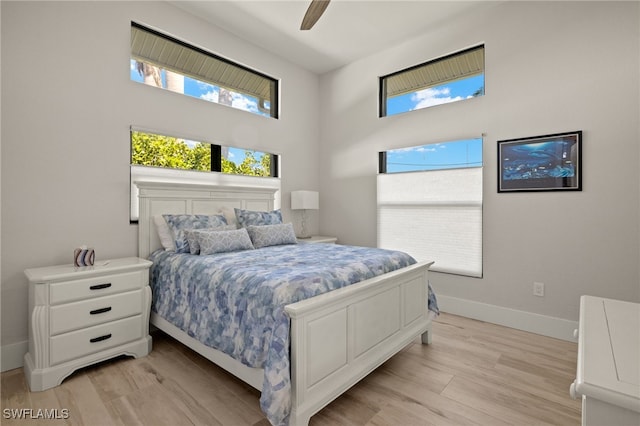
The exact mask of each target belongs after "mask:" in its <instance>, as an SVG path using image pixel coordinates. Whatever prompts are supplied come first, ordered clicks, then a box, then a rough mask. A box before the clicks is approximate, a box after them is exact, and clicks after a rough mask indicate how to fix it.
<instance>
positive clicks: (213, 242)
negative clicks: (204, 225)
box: [196, 228, 253, 255]
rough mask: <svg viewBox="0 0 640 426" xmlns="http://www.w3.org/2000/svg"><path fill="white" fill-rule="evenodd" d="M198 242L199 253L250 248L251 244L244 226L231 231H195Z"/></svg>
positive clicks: (205, 253)
mask: <svg viewBox="0 0 640 426" xmlns="http://www.w3.org/2000/svg"><path fill="white" fill-rule="evenodd" d="M196 235H197V236H198V243H199V244H200V255H207V254H214V253H226V252H230V251H239V250H251V249H253V244H251V239H250V238H249V234H248V233H247V230H246V229H245V228H240V229H234V230H232V231H207V230H199V231H196Z"/></svg>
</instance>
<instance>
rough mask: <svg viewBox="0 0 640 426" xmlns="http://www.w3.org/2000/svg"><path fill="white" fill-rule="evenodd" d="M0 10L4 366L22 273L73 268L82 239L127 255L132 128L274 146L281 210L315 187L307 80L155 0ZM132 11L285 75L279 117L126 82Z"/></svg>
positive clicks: (13, 344) (312, 86) (15, 339)
mask: <svg viewBox="0 0 640 426" xmlns="http://www.w3.org/2000/svg"><path fill="white" fill-rule="evenodd" d="M0 7H1V8H2V13H1V18H2V26H1V29H2V74H1V75H2V177H1V182H2V212H1V215H2V216H1V217H2V225H1V227H2V247H1V251H2V254H3V256H2V266H1V271H2V341H1V343H2V349H3V351H2V352H3V355H5V357H4V360H3V363H2V364H3V365H2V367H3V368H2V369H3V370H5V369H7V368H11V367H14V366H16V365H12V364H15V362H12V361H11V359H14V360H15V359H16V358H17V359H18V361H17V362H21V357H22V354H23V353H24V351H25V350H26V349H25V348H26V346H25V341H26V339H27V336H28V332H27V317H28V314H27V280H26V278H25V277H24V274H23V270H24V269H25V268H29V267H40V266H48V265H54V264H60V263H71V256H72V253H73V249H74V247H77V246H78V245H80V244H89V245H92V246H93V247H95V250H96V254H97V257H98V258H102V259H106V258H113V257H120V256H133V255H136V254H137V230H138V228H137V226H136V225H130V224H129V155H130V153H129V126H130V125H131V124H134V125H138V126H142V127H144V128H148V129H158V130H164V131H167V132H174V133H175V134H177V135H186V136H192V137H196V138H202V139H203V140H208V141H219V142H221V143H224V144H228V145H231V146H239V147H243V148H253V149H257V150H264V151H269V152H275V153H278V154H281V156H282V157H281V167H282V177H283V178H282V193H283V199H282V206H283V210H284V214H285V217H291V213H290V212H289V209H288V207H289V205H290V204H289V195H288V194H289V192H290V191H291V190H295V189H301V188H304V189H318V188H319V178H318V170H316V168H315V167H309V164H316V159H317V157H318V140H317V136H316V135H317V134H318V132H317V128H318V122H317V119H316V117H317V113H318V105H317V103H316V102H308V100H309V99H317V98H318V89H319V86H318V77H317V76H316V75H314V74H312V73H310V72H308V71H305V70H302V69H301V68H299V67H296V66H294V65H292V64H290V63H288V62H285V61H283V60H280V59H277V58H274V56H273V55H271V54H269V53H267V52H264V51H263V50H261V49H258V48H256V47H254V46H253V45H250V44H248V43H246V42H244V41H242V40H240V39H238V38H237V37H234V36H232V35H230V34H229V33H226V32H224V31H222V30H220V29H218V28H216V27H212V26H211V25H210V24H207V23H205V22H204V21H201V20H199V19H197V18H195V17H193V16H190V15H187V14H186V13H184V12H183V11H181V10H180V9H177V8H175V7H173V6H171V5H169V4H166V3H155V2H48V1H47V2H10V1H2V2H1V3H0ZM132 20H135V21H137V22H140V23H143V24H147V25H150V26H152V27H156V28H158V29H162V30H163V31H165V32H167V33H170V34H172V35H174V36H176V37H179V38H181V39H184V40H188V41H190V42H192V43H194V44H196V45H198V46H200V47H203V48H205V49H208V50H210V51H212V52H214V53H217V54H219V55H221V56H224V57H227V58H230V59H232V60H235V61H237V62H240V63H243V64H246V65H248V66H250V67H253V68H255V69H257V70H259V71H262V72H264V73H266V74H268V75H271V76H274V77H276V78H280V79H282V85H281V92H282V97H281V114H280V119H279V120H273V119H270V118H264V117H259V116H253V115H251V114H248V113H246V112H243V111H239V110H236V109H231V108H228V107H225V106H220V105H216V104H212V103H209V102H206V101H201V100H198V99H194V98H190V97H187V96H182V95H177V94H174V93H171V92H169V91H164V90H159V89H154V88H151V87H148V86H144V85H142V84H139V83H135V82H132V81H130V79H129V58H130V22H131V21H132ZM316 222H317V221H316ZM314 226H315V227H316V228H317V223H315V224H314Z"/></svg>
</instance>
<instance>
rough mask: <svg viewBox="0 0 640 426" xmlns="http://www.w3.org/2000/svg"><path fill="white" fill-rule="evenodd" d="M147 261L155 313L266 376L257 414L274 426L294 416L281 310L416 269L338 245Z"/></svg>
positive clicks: (386, 254)
mask: <svg viewBox="0 0 640 426" xmlns="http://www.w3.org/2000/svg"><path fill="white" fill-rule="evenodd" d="M150 259H151V260H152V261H153V266H152V267H151V288H152V294H153V300H152V310H153V311H154V312H156V313H157V314H159V315H160V316H161V317H163V318H164V319H166V320H167V321H169V322H170V323H172V324H173V325H175V326H176V327H178V328H180V329H181V330H183V331H185V332H187V333H188V334H189V335H190V336H191V337H193V338H195V339H197V340H199V341H200V342H202V343H204V344H205V345H207V346H210V347H213V348H216V349H218V350H220V351H222V352H224V353H226V354H228V355H230V356H232V357H233V358H235V359H237V360H239V361H240V362H242V363H243V364H245V365H248V366H250V367H256V368H264V385H263V389H262V395H261V398H260V406H261V408H262V410H263V411H264V413H265V414H266V416H267V418H268V419H269V421H270V422H271V423H272V424H282V423H286V422H287V419H288V415H289V412H290V409H291V399H290V390H291V383H290V375H289V324H290V323H289V317H288V316H287V315H286V313H285V311H284V306H285V305H287V304H290V303H294V302H297V301H299V300H302V299H307V298H310V297H312V296H315V295H318V294H321V293H325V292H327V291H330V290H334V289H337V288H341V287H344V286H347V285H350V284H353V283H357V282H360V281H363V280H366V279H369V278H372V277H374V276H377V275H381V274H384V273H387V272H390V271H393V270H396V269H400V268H403V267H405V266H408V265H411V264H414V263H416V261H415V260H414V259H413V258H412V257H411V256H409V255H408V254H406V253H403V252H398V251H390V250H383V249H375V248H365V247H354V246H344V245H335V244H293V245H283V246H273V247H265V248H261V249H256V250H245V251H238V252H232V253H219V254H215V255H209V256H199V255H191V254H186V253H185V254H182V253H181V254H176V253H174V252H167V251H157V252H155V253H153V254H152V255H151V257H150ZM429 293H430V294H429V296H430V303H429V304H430V305H431V306H430V309H431V310H435V311H436V312H437V305H435V297H434V296H433V295H432V294H431V293H432V292H431V291H430V292H429Z"/></svg>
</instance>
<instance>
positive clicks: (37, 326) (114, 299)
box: [24, 257, 152, 391]
mask: <svg viewBox="0 0 640 426" xmlns="http://www.w3.org/2000/svg"><path fill="white" fill-rule="evenodd" d="M151 264H152V263H151V262H150V261H148V260H144V259H139V258H137V257H130V258H125V259H113V260H107V261H101V262H97V263H96V265H94V266H85V267H80V268H78V267H74V266H73V265H63V266H52V267H45V268H34V269H27V270H25V271H24V273H25V275H26V276H27V278H28V279H29V352H28V353H27V354H26V355H25V356H24V373H25V376H26V378H27V382H28V383H29V388H30V389H31V390H32V391H42V390H45V389H49V388H52V387H54V386H57V385H59V384H60V383H61V382H62V380H64V378H66V377H67V376H68V375H70V374H71V373H73V372H74V371H75V370H76V369H78V368H80V367H85V366H87V365H90V364H94V363H96V362H99V361H103V360H106V359H109V358H113V357H115V356H118V355H132V356H134V357H136V358H137V357H141V356H145V355H147V354H148V353H149V351H150V350H151V336H149V308H150V305H151V289H150V288H149V267H150V266H151Z"/></svg>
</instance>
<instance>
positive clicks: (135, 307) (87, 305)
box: [49, 290, 142, 335]
mask: <svg viewBox="0 0 640 426" xmlns="http://www.w3.org/2000/svg"><path fill="white" fill-rule="evenodd" d="M141 312H142V290H135V291H129V292H127V293H120V294H114V295H112V296H104V297H97V298H95V299H89V300H83V301H80V302H73V303H67V304H65V305H58V306H53V307H51V309H50V313H49V315H50V317H49V319H50V321H49V324H50V326H51V335H56V334H60V333H64V332H67V331H71V330H77V329H80V328H86V327H90V326H93V325H97V324H102V323H105V322H108V321H113V320H117V319H120V318H126V317H130V316H133V315H137V314H140V313H141Z"/></svg>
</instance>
